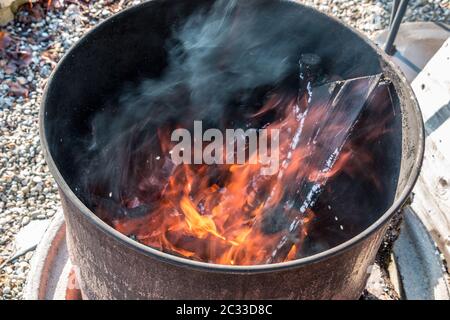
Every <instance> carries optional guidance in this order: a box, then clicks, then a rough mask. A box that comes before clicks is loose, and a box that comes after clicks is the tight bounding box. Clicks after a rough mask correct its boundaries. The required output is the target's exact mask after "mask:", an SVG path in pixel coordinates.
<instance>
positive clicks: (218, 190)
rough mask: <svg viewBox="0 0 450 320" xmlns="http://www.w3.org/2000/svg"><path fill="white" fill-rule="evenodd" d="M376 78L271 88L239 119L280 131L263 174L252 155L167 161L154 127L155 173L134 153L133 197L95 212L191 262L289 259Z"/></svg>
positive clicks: (338, 166)
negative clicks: (216, 161)
mask: <svg viewBox="0 0 450 320" xmlns="http://www.w3.org/2000/svg"><path fill="white" fill-rule="evenodd" d="M379 81H380V76H373V77H367V78H360V79H354V80H350V81H342V82H332V83H329V84H326V85H322V86H318V87H315V88H312V87H311V83H308V85H307V86H305V88H304V90H301V91H300V94H297V93H287V92H273V93H272V94H271V95H270V96H269V97H268V98H267V99H266V100H267V103H266V104H265V105H264V106H263V107H261V108H260V110H259V111H258V112H256V113H255V114H253V115H252V116H251V117H250V118H249V119H248V123H252V121H256V120H257V119H260V118H261V117H265V116H267V115H268V114H270V115H271V118H273V119H276V120H274V121H271V122H270V123H269V124H267V125H265V126H264V128H266V129H278V130H279V132H280V141H281V143H280V147H279V154H278V156H279V161H280V164H281V165H280V168H279V170H278V172H277V173H276V174H274V175H271V176H268V175H262V174H261V169H262V167H261V165H260V164H251V163H253V162H252V161H250V159H251V158H252V157H257V156H258V155H257V154H250V155H248V158H247V161H246V163H245V164H242V165H236V164H235V165H226V164H224V165H206V164H202V165H188V164H183V165H178V166H175V165H174V164H173V163H172V161H171V158H170V151H171V150H172V148H173V143H172V142H171V141H170V138H169V137H170V135H169V132H170V129H172V128H169V127H168V128H160V130H159V143H160V146H161V151H162V154H160V155H157V156H155V155H152V160H154V159H156V161H157V162H158V163H159V164H160V165H159V168H160V169H159V170H153V171H152V172H151V173H150V174H147V173H144V172H145V170H144V166H145V162H146V160H145V159H143V163H142V166H143V167H142V174H141V175H140V178H139V181H138V183H137V189H136V190H137V191H136V194H132V195H130V194H127V195H126V196H121V201H122V203H121V204H120V207H121V208H125V209H124V210H123V214H121V215H119V216H114V215H111V214H110V211H111V210H112V209H111V204H110V202H100V203H99V204H98V206H97V208H96V212H97V214H98V215H99V216H101V217H107V216H110V217H111V216H113V218H112V219H111V220H110V221H109V223H110V224H112V226H113V227H114V228H115V229H117V230H118V231H119V232H121V233H123V234H125V235H127V236H129V237H132V238H133V239H135V240H137V241H139V242H140V243H142V244H145V245H147V246H150V247H153V248H156V249H159V250H161V251H164V252H168V253H171V254H175V255H179V256H182V257H186V258H189V259H193V260H197V261H204V262H211V263H217V264H229V265H253V264H264V263H275V262H283V261H288V260H293V259H296V258H298V255H299V252H300V250H301V248H302V244H303V241H304V239H305V237H306V236H307V235H308V226H309V225H310V223H311V222H312V221H313V220H314V218H315V213H314V212H313V207H314V204H315V202H316V200H317V198H318V197H319V196H320V194H321V190H322V189H323V187H324V186H325V184H326V183H327V181H328V180H329V179H332V178H333V177H334V176H336V175H337V174H338V173H340V172H341V171H342V170H345V169H346V163H347V161H348V160H349V159H350V158H351V156H352V148H351V146H350V145H349V144H350V142H349V136H350V135H351V133H352V130H353V127H354V125H355V123H356V122H357V121H358V119H359V116H360V114H361V112H362V110H363V109H364V106H365V105H366V104H367V102H368V101H369V100H370V99H371V95H372V94H373V91H374V89H375V88H376V86H377V85H378V83H379ZM269 132H270V131H269ZM148 161H149V160H147V162H148ZM362 161H363V160H362ZM135 169H136V168H135ZM139 170H140V169H139V168H137V171H139ZM135 171H136V170H135ZM108 193H109V191H108ZM110 197H111V194H110ZM149 199H150V200H149Z"/></svg>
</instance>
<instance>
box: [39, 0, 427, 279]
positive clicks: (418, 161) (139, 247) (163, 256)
mask: <svg viewBox="0 0 450 320" xmlns="http://www.w3.org/2000/svg"><path fill="white" fill-rule="evenodd" d="M276 1H277V2H286V3H289V4H292V5H296V6H301V7H303V8H308V10H312V11H314V13H315V14H318V15H322V16H324V17H326V18H328V19H331V20H333V21H334V22H335V23H337V24H340V25H342V26H344V27H346V28H347V29H349V30H350V31H351V32H352V33H354V34H355V35H356V36H357V37H358V38H359V39H360V40H361V41H363V42H365V43H366V44H367V45H368V46H370V47H371V48H372V49H373V50H374V51H375V53H376V54H377V55H378V56H379V59H380V62H381V63H384V64H385V65H386V66H388V68H390V69H391V70H392V71H393V76H394V77H396V78H398V79H392V80H393V82H396V83H401V84H402V86H403V88H404V89H405V90H406V94H407V96H408V97H407V99H410V101H411V103H410V105H412V106H411V108H410V109H411V110H410V111H411V112H412V115H413V118H414V119H413V120H414V123H409V124H408V125H409V126H414V127H416V128H417V131H418V140H419V144H418V145H416V146H415V148H416V150H415V153H416V156H415V158H414V161H413V163H412V165H411V170H410V172H411V174H410V175H409V176H408V178H407V181H406V183H405V185H404V187H403V190H402V192H401V193H400V194H398V195H397V197H396V198H397V199H396V200H395V201H394V202H393V204H392V205H391V206H390V208H389V209H388V210H386V212H385V213H384V214H382V215H381V216H380V217H379V218H378V219H377V220H376V221H375V222H374V223H373V224H371V225H370V226H369V227H368V228H367V229H365V230H364V231H362V232H361V233H359V234H358V235H356V236H354V237H352V238H350V239H349V240H347V241H345V242H343V243H341V244H339V245H337V246H335V247H332V248H330V249H328V250H325V251H322V252H319V253H317V254H314V255H311V256H307V257H304V258H300V259H297V260H292V261H287V262H282V263H275V264H262V265H250V266H232V265H221V264H213V263H206V262H199V261H194V260H190V259H187V258H181V257H177V256H174V255H171V254H169V253H165V252H162V251H159V250H157V249H153V248H151V247H148V246H146V245H143V244H141V243H139V242H137V241H134V240H132V239H130V238H128V237H127V236H125V235H123V234H122V233H120V232H119V231H117V230H115V229H114V228H112V227H111V226H109V225H108V224H106V223H105V222H104V221H103V220H101V219H100V218H98V217H97V216H96V215H95V214H94V213H93V212H92V211H91V210H90V209H89V208H88V207H87V206H86V205H85V204H84V203H83V202H82V201H81V200H80V199H79V198H78V197H77V196H76V194H75V192H74V191H73V190H72V189H71V187H70V186H69V185H68V183H67V181H66V180H65V179H64V177H63V176H62V174H61V172H60V170H59V169H58V167H57V165H56V162H55V161H54V159H53V156H52V154H51V152H50V148H49V144H48V140H47V137H46V130H45V128H46V126H45V115H46V106H47V100H48V95H49V89H50V88H51V87H52V83H53V81H54V80H55V74H57V73H58V70H59V69H60V68H61V66H62V65H64V62H65V61H66V60H67V59H68V57H70V56H71V55H72V54H73V53H74V51H76V49H77V48H78V47H79V46H80V45H81V44H82V43H83V42H84V41H86V39H88V38H89V36H90V35H91V34H93V33H95V32H97V31H98V30H99V29H101V28H104V27H106V26H107V25H108V24H109V23H111V22H113V21H114V20H115V19H116V18H117V17H118V16H119V15H126V14H127V13H129V12H133V11H135V10H139V9H140V8H141V7H143V6H146V5H151V4H152V3H154V2H166V0H152V1H148V2H145V3H142V4H139V5H136V6H133V7H130V8H127V9H125V10H123V11H121V12H119V13H117V14H115V15H113V16H111V17H109V18H108V19H106V20H104V21H103V22H101V23H100V24H98V25H97V26H96V27H94V28H92V29H91V30H90V31H89V32H87V33H86V34H85V35H84V36H83V37H82V38H81V39H80V41H79V42H77V43H76V44H75V45H74V46H73V47H72V48H70V50H69V51H68V52H67V53H66V54H65V55H64V56H63V57H62V59H61V60H60V61H59V63H58V65H57V67H56V68H55V69H54V70H53V72H52V74H51V76H50V78H49V80H48V83H47V86H46V88H45V90H44V94H43V98H42V102H41V108H40V112H39V134H40V139H41V145H42V148H43V151H44V156H45V159H46V162H47V164H48V167H49V170H50V172H51V173H52V175H53V177H54V179H55V181H56V182H57V184H58V186H59V188H60V192H62V193H63V194H64V195H65V196H66V197H67V198H68V199H69V200H70V201H71V202H72V203H73V204H74V205H75V206H76V207H77V209H78V210H79V211H80V212H81V213H82V214H83V215H84V216H85V218H87V220H89V222H90V223H92V224H93V226H94V227H96V228H98V229H99V230H100V231H102V232H103V233H104V234H105V235H106V236H109V237H112V238H114V239H115V240H117V241H119V242H120V243H121V244H123V245H125V246H126V247H127V248H129V249H132V250H134V251H137V252H138V253H141V254H144V255H147V256H150V257H152V258H156V259H159V260H161V261H164V262H167V263H171V264H174V265H178V266H182V267H186V268H194V269H199V270H202V271H210V272H227V273H264V272H273V271H281V270H286V269H292V268H297V267H300V266H305V265H309V264H314V263H317V262H320V261H322V260H325V259H328V258H330V257H333V256H335V255H338V254H341V253H343V252H345V251H347V250H350V249H351V248H353V247H354V246H355V245H357V244H359V243H361V242H362V241H363V240H365V239H367V238H368V237H370V236H371V235H372V234H374V233H375V232H376V231H378V230H379V229H380V228H381V227H383V225H385V223H386V222H387V221H388V220H389V219H390V218H391V217H392V216H393V215H394V214H395V213H396V212H398V211H399V210H400V209H401V207H402V206H403V205H404V203H405V202H406V201H407V199H408V196H409V195H410V194H411V192H412V189H413V187H414V185H415V183H416V181H417V179H418V177H419V173H420V168H421V165H422V160H423V155H424V147H425V139H424V125H423V119H422V115H421V111H420V109H419V106H418V102H417V100H416V98H415V95H414V93H413V91H412V88H411V87H410V85H409V84H408V82H407V81H406V78H405V76H404V75H403V73H402V72H401V70H400V69H399V68H398V67H397V66H396V65H395V64H394V63H393V62H392V61H391V60H390V59H389V57H388V56H387V55H386V54H385V53H384V52H382V51H381V49H380V48H379V47H377V46H376V45H375V44H374V43H372V42H371V41H370V40H368V39H367V38H366V37H365V36H364V35H363V34H362V33H361V32H359V31H358V30H356V29H354V28H353V27H351V26H349V25H347V24H345V23H343V22H341V21H339V20H338V19H337V18H335V17H332V16H330V15H328V14H325V13H322V12H320V11H318V10H315V9H313V8H310V7H308V6H305V5H302V4H300V3H298V2H295V1H294V0H276ZM386 66H385V67H386Z"/></svg>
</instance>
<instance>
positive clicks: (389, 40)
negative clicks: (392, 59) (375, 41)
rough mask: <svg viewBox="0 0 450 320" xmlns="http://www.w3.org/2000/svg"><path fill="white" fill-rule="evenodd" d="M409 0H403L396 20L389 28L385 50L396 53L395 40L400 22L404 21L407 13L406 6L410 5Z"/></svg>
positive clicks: (396, 14) (391, 53)
mask: <svg viewBox="0 0 450 320" xmlns="http://www.w3.org/2000/svg"><path fill="white" fill-rule="evenodd" d="M408 3H409V0H401V2H400V5H399V7H398V9H397V12H396V13H395V18H394V21H393V22H392V26H391V28H390V29H389V34H388V37H387V40H386V44H385V45H384V51H385V52H386V53H387V54H389V55H393V54H394V53H395V47H394V41H395V37H396V36H397V33H398V29H399V28H400V24H401V23H402V19H403V17H404V15H405V12H406V8H407V7H408Z"/></svg>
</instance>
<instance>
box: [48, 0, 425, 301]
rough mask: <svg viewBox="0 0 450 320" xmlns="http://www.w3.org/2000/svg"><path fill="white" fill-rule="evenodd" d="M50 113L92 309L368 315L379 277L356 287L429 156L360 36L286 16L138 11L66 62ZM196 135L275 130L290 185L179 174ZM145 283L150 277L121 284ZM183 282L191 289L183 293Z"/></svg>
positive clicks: (193, 9)
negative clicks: (351, 310)
mask: <svg viewBox="0 0 450 320" xmlns="http://www.w3.org/2000/svg"><path fill="white" fill-rule="evenodd" d="M42 110H43V111H42V115H41V126H42V129H43V130H42V134H43V139H44V143H45V147H46V148H47V152H48V153H47V159H50V161H49V162H50V167H51V170H52V172H53V173H54V175H55V177H56V179H57V181H58V183H59V185H60V187H61V191H62V192H61V194H62V198H63V203H64V207H65V208H64V209H65V216H66V221H67V225H68V231H69V244H70V251H71V256H72V260H74V263H75V264H76V265H78V267H79V270H78V277H80V278H81V280H80V282H81V286H82V289H83V292H84V294H85V295H86V296H88V297H90V298H99V297H103V298H105V297H109V298H111V297H114V298H123V297H138V298H177V297H178V298H179V297H182V298H200V297H205V298H223V297H225V298H241V297H247V298H280V297H293V298H314V297H318V298H327V297H328V298H329V297H344V298H349V297H350V298H356V297H357V295H358V290H361V288H362V287H363V285H364V279H366V276H367V275H366V274H365V273H364V271H361V270H357V269H361V268H363V269H364V268H365V267H367V266H368V265H369V264H370V263H371V262H372V260H373V257H374V254H375V252H376V250H377V247H378V245H379V243H380V241H381V238H382V235H383V232H384V230H385V227H386V224H387V222H388V221H389V217H390V216H391V215H392V214H393V213H394V212H395V211H396V210H397V209H398V208H399V206H400V205H401V204H402V203H403V201H405V199H406V196H407V195H408V193H409V192H410V190H411V188H412V185H413V184H414V181H415V179H416V177H417V172H418V167H419V164H420V158H421V152H422V149H421V144H422V141H421V139H422V138H423V137H422V131H421V120H420V115H419V113H418V111H417V106H416V104H415V101H414V99H413V98H412V97H411V94H410V89H409V87H408V86H407V84H406V83H405V82H404V79H403V78H402V77H401V76H399V75H398V74H397V73H396V71H395V70H394V69H393V67H391V66H390V65H389V64H388V63H386V62H385V61H384V58H383V57H382V56H381V55H380V53H379V51H378V50H377V49H375V48H374V47H373V46H372V45H371V44H369V42H368V41H366V40H364V39H363V38H361V37H360V36H359V35H358V34H356V33H355V32H353V31H352V30H350V29H348V28H347V27H345V26H343V25H342V24H340V23H339V22H337V21H335V20H333V19H331V18H329V17H327V16H325V15H323V14H320V13H318V12H316V11H314V10H313V9H310V8H307V7H304V6H301V5H298V4H295V3H293V2H290V1H275V0H261V1H253V0H252V1H221V0H217V1H181V0H175V1H159V0H155V1H150V2H148V3H145V4H143V5H140V6H137V7H135V8H132V9H129V10H126V11H125V12H123V13H121V14H119V15H117V16H115V17H113V18H111V19H109V20H108V21H106V22H105V23H103V24H101V25H100V26H98V27H97V28H95V29H94V30H93V31H92V32H90V33H89V34H88V35H87V36H86V37H85V38H83V39H82V40H81V41H80V42H79V43H78V44H77V45H76V46H75V47H74V48H73V49H72V50H71V52H70V53H69V54H68V55H67V56H66V57H65V58H64V59H63V60H62V62H61V63H60V65H59V67H58V68H57V70H56V72H55V73H54V75H53V76H52V79H51V81H50V83H49V85H48V88H47V93H46V96H45V99H44V104H43V109H42ZM196 121H201V123H202V130H203V131H205V130H208V129H211V128H219V129H221V130H223V131H224V132H225V131H226V129H228V128H233V129H237V128H243V129H248V128H255V129H257V130H260V129H279V131H280V152H279V157H280V160H279V162H280V163H279V169H278V170H277V171H276V173H277V174H273V175H269V176H264V177H263V176H261V175H260V173H261V170H262V169H264V168H263V167H262V166H261V165H257V164H252V165H247V164H244V165H242V164H241V165H232V164H220V165H207V164H200V163H196V164H193V165H184V164H183V165H178V166H177V165H175V164H174V163H173V161H172V160H171V159H170V154H171V151H172V150H173V147H174V145H173V143H171V141H170V133H171V132H172V131H173V130H175V129H177V128H186V129H188V130H189V131H192V132H193V131H194V130H195V128H194V127H195V123H196ZM269 140H270V137H269ZM294 142H295V143H294ZM222 143H223V144H225V142H222ZM193 144H195V143H193ZM202 146H203V145H202ZM417 146H418V147H417ZM246 148H247V149H248V145H246ZM250 158H251V155H250V154H249V155H248V156H247V158H246V163H247V162H249V161H250ZM97 217H98V218H100V219H101V220H102V221H100V219H98V218H97ZM108 225H109V227H108ZM114 229H115V230H117V231H119V232H120V233H121V234H119V233H118V232H117V231H115V230H114ZM352 241H353V242H352ZM346 244H348V245H347V246H348V247H351V248H352V250H347V251H346V250H343V253H342V254H339V251H340V250H341V249H343V248H344V247H345V246H346ZM343 246H344V247H343ZM336 247H337V248H338V249H336ZM333 250H334V251H333ZM332 251H333V252H332ZM344 251H345V252H344ZM327 252H329V253H330V255H331V256H333V257H332V258H330V259H331V260H329V261H328V262H326V260H327V259H324V258H325V257H327ZM115 254H117V255H118V256H119V257H121V258H120V262H118V263H115V262H113V261H115V260H116V258H114V255H115ZM320 254H322V255H323V256H322V257H321V258H320V259H318V260H317V261H316V260H314V257H315V256H317V255H320ZM97 255H98V257H99V258H100V259H101V261H102V262H101V263H98V262H96V261H95V260H96V258H95V257H96V256H97ZM331 256H330V257H331ZM305 259H306V260H305ZM307 259H309V260H307ZM339 259H344V260H347V262H346V263H343V264H342V265H341V266H337V267H336V265H337V264H339V261H340V260H339ZM288 261H291V262H288ZM127 263H130V264H129V265H128V264H127ZM296 263H297V264H296ZM271 264H273V266H274V268H275V269H277V268H280V269H277V270H278V272H271V269H270V268H271V267H270V265H271ZM332 264H333V265H334V266H335V268H336V270H333V271H331V273H332V275H331V276H330V279H331V280H330V281H326V283H324V284H323V287H321V285H320V279H319V278H320V275H321V274H322V275H323V276H324V277H326V273H325V272H327V270H328V272H330V270H329V269H330V268H331V265H332ZM218 265H220V267H217V266H218ZM224 265H239V266H241V267H240V268H241V269H239V267H236V269H233V268H235V266H224ZM257 265H262V266H261V267H262V269H254V271H255V272H254V273H252V268H256V267H255V266H257ZM138 266H139V267H141V269H140V270H144V269H145V271H142V273H140V274H139V275H137V273H138V271H132V272H130V273H129V274H127V275H126V276H125V277H121V276H119V274H121V273H122V272H121V270H122V271H124V270H128V269H130V268H131V269H133V268H134V267H138ZM146 266H147V267H148V268H147V267H146ZM246 266H248V269H242V268H246ZM105 268H108V271H106V270H105ZM184 268H193V270H195V271H193V272H192V273H191V274H189V275H186V276H184V278H182V277H181V275H182V274H183V269H184ZM340 268H341V269H340ZM208 269H209V270H208ZM275 269H274V270H275ZM337 269H340V270H337ZM202 270H208V272H207V275H205V274H204V272H203V271H202ZM280 270H281V271H280ZM283 270H285V271H283ZM318 270H320V271H318ZM211 271H214V272H211ZM139 272H140V271H139ZM335 272H336V273H335ZM311 273H314V274H315V275H316V276H310V274H311ZM107 274H117V276H112V277H111V278H108V277H109V276H107ZM231 274H233V275H236V278H235V279H232V280H230V278H229V277H230V275H231ZM333 274H334V275H333ZM338 274H340V275H338ZM308 277H309V279H308ZM349 277H350V278H352V280H351V281H349V280H348V279H349ZM83 278H84V279H86V280H85V281H83ZM89 278H91V279H94V278H96V279H97V280H98V281H97V282H96V281H90V280H89ZM290 278H295V280H294V281H293V282H292V283H289V284H288V283H286V284H285V285H284V286H283V285H282V286H280V288H278V289H277V290H274V291H273V292H267V288H266V290H264V288H263V287H264V284H268V283H270V282H272V281H277V279H283V281H286V280H287V279H290ZM174 279H179V280H180V283H179V284H175V285H174V283H173V282H172V281H174ZM199 279H204V280H203V281H201V280H199ZM302 279H303V280H302ZM346 279H347V280H346ZM110 281H112V282H114V283H116V285H115V286H109V285H108V282H110ZM229 281H231V282H233V283H235V282H236V281H244V282H245V283H247V284H248V285H250V286H253V287H254V290H253V291H252V292H250V291H249V289H248V288H246V287H242V285H236V283H235V286H234V287H233V283H230V284H227V282H229ZM197 282H202V283H197ZM162 283H163V284H162ZM219 285H223V288H222V289H220V290H216V289H215V288H217V286H219ZM199 287H201V288H199ZM339 291H340V292H339Z"/></svg>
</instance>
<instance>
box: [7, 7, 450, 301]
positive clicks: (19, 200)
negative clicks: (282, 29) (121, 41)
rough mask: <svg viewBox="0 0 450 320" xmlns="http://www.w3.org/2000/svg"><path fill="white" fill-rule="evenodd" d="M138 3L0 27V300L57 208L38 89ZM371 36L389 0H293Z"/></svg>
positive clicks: (444, 13)
mask: <svg viewBox="0 0 450 320" xmlns="http://www.w3.org/2000/svg"><path fill="white" fill-rule="evenodd" d="M140 2H143V1H140V0H136V1H131V0H120V1H113V0H110V1H108V0H103V1H76V0H65V1H63V0H59V1H58V0H53V1H52V5H51V7H50V8H48V7H47V0H45V1H42V3H37V4H34V5H33V7H32V8H30V6H28V5H27V6H24V7H23V8H22V9H21V11H20V12H19V13H18V14H17V16H16V19H15V21H13V22H11V23H9V24H8V25H7V26H5V27H3V28H1V29H0V300H1V299H20V298H21V297H22V289H23V285H24V282H25V279H26V276H27V272H28V269H29V261H30V259H31V257H32V255H33V253H32V252H28V253H27V254H25V255H23V256H21V257H19V258H18V259H16V260H14V261H11V262H8V259H9V258H10V257H11V256H12V255H13V254H14V251H15V235H16V234H17V232H19V230H20V229H21V228H23V227H24V226H25V225H27V224H29V223H30V221H32V220H39V219H40V220H43V219H49V218H51V217H52V216H53V215H54V214H55V212H56V210H57V209H58V208H59V206H60V204H59V196H58V193H57V188H56V185H55V183H54V181H53V179H52V177H51V175H50V174H49V173H48V169H47V166H46V164H45V161H44V158H43V155H42V151H41V147H40V144H39V137H38V112H39V103H40V99H41V95H42V91H43V88H44V87H45V84H46V81H47V78H48V76H49V75H50V73H51V71H52V69H53V68H54V66H55V65H56V63H57V61H58V60H59V59H60V57H61V56H62V55H63V54H64V52H66V51H67V49H68V48H70V47H71V46H72V44H74V43H75V42H76V41H77V40H78V39H79V38H80V37H81V36H82V35H83V34H84V33H86V31H88V30H89V29H90V28H92V27H93V26H95V25H96V24H98V23H99V22H100V21H101V20H103V19H105V18H107V17H109V16H111V15H112V14H113V13H115V12H118V11H120V10H122V9H124V8H126V7H129V6H131V5H133V4H138V3H140ZM300 2H303V3H306V4H308V5H311V6H314V7H316V8H318V9H319V10H321V11H324V12H327V13H329V14H332V15H334V16H336V17H338V18H340V19H342V20H343V21H344V22H346V23H348V24H350V25H352V26H353V27H356V28H358V29H359V30H361V31H363V32H364V33H366V34H367V35H368V36H372V35H373V33H374V32H375V31H378V30H380V29H383V28H385V27H386V25H387V23H388V21H389V12H390V6H391V3H392V1H387V0H377V1H376V0H363V1H347V0H339V1H338V0H335V1H332V0H328V1H326V0H314V1H313V0H306V1H300ZM449 16H450V1H449V0H434V1H433V0H416V1H414V0H412V1H411V4H410V6H409V9H408V11H407V14H406V18H405V20H407V21H419V20H420V21H429V20H433V21H448V19H449Z"/></svg>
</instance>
